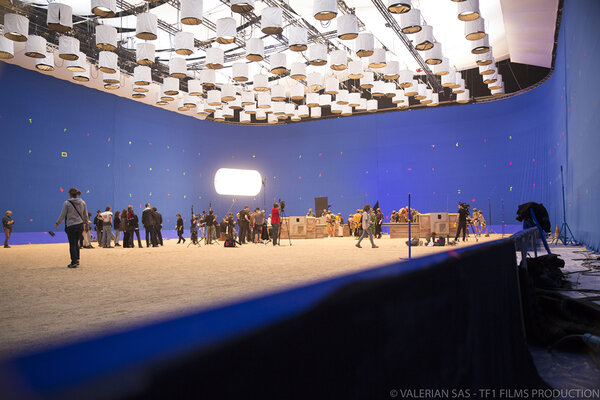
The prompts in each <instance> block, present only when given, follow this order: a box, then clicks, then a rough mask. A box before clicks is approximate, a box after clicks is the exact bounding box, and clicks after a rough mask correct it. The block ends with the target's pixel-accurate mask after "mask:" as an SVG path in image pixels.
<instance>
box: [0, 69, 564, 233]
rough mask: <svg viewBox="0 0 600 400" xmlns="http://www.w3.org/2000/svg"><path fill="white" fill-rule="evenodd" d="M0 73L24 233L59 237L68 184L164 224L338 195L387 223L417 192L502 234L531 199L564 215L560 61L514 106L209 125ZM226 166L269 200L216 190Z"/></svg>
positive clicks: (336, 203) (8, 157)
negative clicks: (149, 208)
mask: <svg viewBox="0 0 600 400" xmlns="http://www.w3.org/2000/svg"><path fill="white" fill-rule="evenodd" d="M0 65H1V66H2V69H1V70H0V85H2V86H1V87H3V89H5V90H6V93H16V95H15V96H12V97H10V98H9V97H8V96H2V97H1V98H0V115H1V116H2V118H0V129H1V130H2V135H3V139H4V140H3V143H4V145H3V149H4V150H3V152H2V155H1V156H0V159H1V161H2V162H3V164H4V165H5V166H7V168H6V171H8V173H5V174H3V175H2V178H0V179H1V180H2V188H3V195H2V198H1V203H2V204H1V205H0V207H1V208H2V209H3V210H4V209H11V210H13V211H14V212H15V214H14V217H15V220H16V221H17V222H16V225H15V231H16V232H23V231H44V230H48V229H51V228H52V225H53V222H54V221H55V220H56V217H57V215H58V212H59V208H60V204H61V202H62V201H63V200H64V198H65V197H66V190H68V188H69V187H71V186H77V187H79V188H81V189H82V191H83V197H84V199H85V200H86V202H87V203H88V205H89V208H90V210H94V211H95V210H96V209H103V208H104V207H105V206H106V205H107V204H110V205H113V207H116V208H117V209H122V208H124V207H125V206H126V205H127V204H133V205H134V206H135V207H136V208H137V209H138V210H139V209H140V207H141V206H142V205H143V204H144V203H145V202H146V201H150V202H151V203H152V204H153V205H157V206H158V207H159V210H160V211H161V212H162V213H163V215H164V216H165V219H166V220H168V219H170V220H171V221H168V222H167V223H166V225H167V228H168V224H169V223H170V224H173V218H174V214H175V213H177V212H181V213H182V214H183V215H184V217H185V218H187V217H188V215H189V208H190V206H191V205H192V204H194V205H195V207H196V210H201V209H206V208H208V203H209V201H212V203H213V208H215V209H216V211H217V213H218V214H219V215H222V214H223V213H224V212H225V211H227V210H228V209H229V208H230V206H231V207H232V211H237V210H239V209H240V208H241V207H242V206H243V205H245V204H249V205H250V206H255V205H257V206H261V207H262V206H263V203H266V207H267V208H270V207H271V204H272V202H273V200H274V199H278V198H282V199H284V200H286V202H287V204H288V208H287V209H286V211H287V212H288V214H289V215H302V214H304V213H305V212H306V210H307V209H308V208H309V207H313V204H314V201H313V198H314V197H317V196H329V198H330V201H329V202H330V204H332V206H333V208H334V211H336V212H342V213H343V214H344V216H346V215H347V214H348V213H351V212H353V211H355V210H356V209H357V208H362V206H363V205H364V203H371V204H374V203H375V202H376V201H379V202H380V206H381V209H382V210H383V211H384V212H385V214H386V215H389V213H390V212H391V210H393V209H396V210H397V209H399V208H400V207H403V206H405V205H406V198H407V193H409V192H410V193H412V196H413V197H412V206H413V207H415V208H417V209H419V210H420V211H421V212H429V211H446V210H447V211H455V210H456V204H457V202H458V201H459V200H461V201H467V202H469V203H471V204H472V205H473V206H474V207H477V208H481V209H483V210H484V211H485V215H486V217H487V216H488V215H489V213H488V199H490V202H491V206H492V210H491V211H492V220H493V221H492V222H493V223H495V224H498V223H500V221H501V220H504V221H505V222H506V223H508V224H510V223H515V222H516V221H514V215H515V211H516V208H517V206H518V205H519V204H521V203H523V202H526V201H538V202H543V203H544V204H545V205H546V206H547V208H548V210H549V212H550V215H551V218H552V220H553V221H556V222H558V220H559V218H560V217H561V214H560V213H559V211H560V201H559V197H560V196H559V193H560V172H559V166H560V164H561V163H562V162H563V161H564V156H563V155H562V154H561V152H560V149H561V148H562V147H561V146H562V144H561V140H564V139H561V138H562V137H564V128H565V126H566V125H565V119H564V113H565V110H564V98H562V99H561V97H560V94H561V93H562V91H563V86H564V80H565V79H564V74H563V70H564V69H563V68H560V66H558V65H557V69H556V71H555V73H554V75H553V76H552V77H551V78H550V79H549V80H548V81H547V82H546V83H544V84H543V85H542V86H540V87H539V88H537V89H535V90H532V91H530V92H527V93H525V94H523V95H520V96H516V97H514V98H510V99H507V100H502V101H495V102H490V103H485V104H476V105H466V106H453V107H443V108H438V109H427V110H417V111H408V112H397V113H386V114H375V115H368V116H360V117H352V118H339V119H335V120H322V121H309V122H303V123H298V124H291V125H284V126H265V127H245V126H236V125H227V124H216V123H212V122H206V121H199V120H196V119H193V118H189V117H185V116H181V115H178V114H175V113H172V112H168V111H165V110H160V109H159V108H156V107H151V106H147V105H143V104H140V103H137V102H135V101H131V100H128V99H123V98H119V97H116V96H114V95H111V94H108V93H103V92H100V91H95V90H91V89H88V88H85V87H81V86H79V85H77V84H73V83H70V82H66V81H61V80H57V79H54V78H51V77H48V76H44V75H42V74H39V73H36V72H34V71H28V70H24V69H21V68H19V67H15V66H11V65H6V64H0ZM32 99H35V100H34V101H32ZM88 135H89V136H88ZM561 135H562V136H561ZM62 152H65V153H66V157H63V155H65V154H62ZM61 154H62V155H61ZM220 167H234V168H235V167H238V168H255V169H257V170H259V171H260V172H261V173H262V174H263V176H265V177H266V178H267V179H266V193H261V194H259V195H258V196H257V197H256V198H253V199H248V198H240V199H237V202H236V203H235V204H233V205H232V200H233V199H232V198H231V197H226V196H218V195H216V193H215V192H214V187H213V176H214V173H215V172H216V170H217V169H218V168H220ZM61 189H62V190H61Z"/></svg>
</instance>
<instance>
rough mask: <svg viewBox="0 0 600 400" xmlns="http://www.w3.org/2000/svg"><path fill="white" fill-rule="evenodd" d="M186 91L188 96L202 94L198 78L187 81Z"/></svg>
mask: <svg viewBox="0 0 600 400" xmlns="http://www.w3.org/2000/svg"><path fill="white" fill-rule="evenodd" d="M134 73H135V71H134ZM188 92H189V93H190V96H202V82H200V80H198V79H190V80H189V81H188Z"/></svg>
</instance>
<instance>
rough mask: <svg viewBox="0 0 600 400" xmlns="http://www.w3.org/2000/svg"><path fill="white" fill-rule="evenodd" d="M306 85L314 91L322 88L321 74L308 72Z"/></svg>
mask: <svg viewBox="0 0 600 400" xmlns="http://www.w3.org/2000/svg"><path fill="white" fill-rule="evenodd" d="M307 86H308V87H309V88H310V90H312V91H315V92H316V91H319V90H321V89H323V75H321V74H320V73H318V72H312V73H310V74H308V77H307Z"/></svg>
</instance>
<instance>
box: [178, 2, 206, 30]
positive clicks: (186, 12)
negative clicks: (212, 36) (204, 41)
mask: <svg viewBox="0 0 600 400" xmlns="http://www.w3.org/2000/svg"><path fill="white" fill-rule="evenodd" d="M179 4H180V5H181V11H180V14H179V20H180V21H181V23H182V24H184V25H200V24H201V23H202V0H179Z"/></svg>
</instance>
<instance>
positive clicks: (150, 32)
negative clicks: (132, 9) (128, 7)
mask: <svg viewBox="0 0 600 400" xmlns="http://www.w3.org/2000/svg"><path fill="white" fill-rule="evenodd" d="M157 32H158V17H157V16H156V15H154V14H151V13H141V14H138V15H137V17H136V24H135V36H136V37H137V38H138V39H142V40H156V38H157V37H158V36H157Z"/></svg>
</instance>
